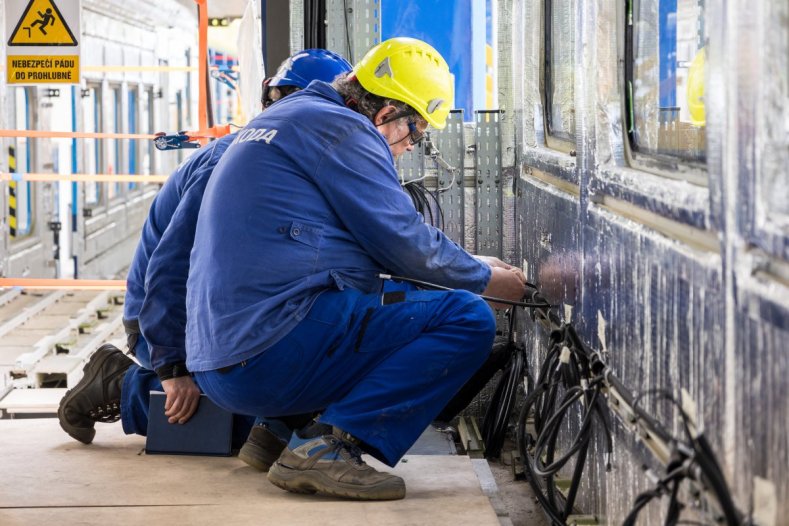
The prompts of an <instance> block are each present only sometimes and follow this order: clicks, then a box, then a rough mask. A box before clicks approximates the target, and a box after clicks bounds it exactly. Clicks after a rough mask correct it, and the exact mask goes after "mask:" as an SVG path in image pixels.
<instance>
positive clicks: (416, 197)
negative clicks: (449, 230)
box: [403, 181, 444, 230]
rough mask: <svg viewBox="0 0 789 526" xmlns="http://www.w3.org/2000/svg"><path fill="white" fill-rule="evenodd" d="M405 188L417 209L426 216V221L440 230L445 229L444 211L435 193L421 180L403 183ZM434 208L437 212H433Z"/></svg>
mask: <svg viewBox="0 0 789 526" xmlns="http://www.w3.org/2000/svg"><path fill="white" fill-rule="evenodd" d="M403 188H404V189H405V190H406V191H407V192H408V195H409V196H410V197H411V201H413V203H414V208H416V211H417V212H419V213H420V214H422V216H423V217H424V218H425V222H426V223H427V224H429V225H432V226H434V227H436V228H437V229H439V230H443V229H444V211H443V210H441V205H439V203H438V199H437V198H436V196H435V194H433V192H431V191H430V190H428V189H427V187H426V186H425V185H424V184H422V183H421V182H419V181H411V182H407V183H405V184H404V185H403ZM431 201H432V203H431ZM434 209H435V213H434V212H433V210H434Z"/></svg>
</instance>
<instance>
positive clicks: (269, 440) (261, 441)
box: [238, 424, 287, 472]
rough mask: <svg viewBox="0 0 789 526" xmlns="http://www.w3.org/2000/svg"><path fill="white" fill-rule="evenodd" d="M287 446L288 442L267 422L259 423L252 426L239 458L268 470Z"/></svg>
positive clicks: (259, 468)
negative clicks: (272, 429) (271, 428)
mask: <svg viewBox="0 0 789 526" xmlns="http://www.w3.org/2000/svg"><path fill="white" fill-rule="evenodd" d="M285 446H287V443H286V442H283V441H282V440H280V439H279V437H277V435H275V434H274V433H273V432H272V431H271V430H270V429H269V428H268V426H267V425H266V424H257V425H255V426H253V427H252V430H251V431H250V432H249V437H248V438H247V441H246V442H244V445H243V446H241V451H239V452H238V458H240V459H241V460H243V461H244V462H246V463H247V464H249V465H250V466H252V467H253V468H255V469H257V470H258V471H263V472H266V471H268V470H269V468H271V464H273V463H274V461H275V460H277V457H278V456H279V455H280V454H281V453H282V450H283V449H285Z"/></svg>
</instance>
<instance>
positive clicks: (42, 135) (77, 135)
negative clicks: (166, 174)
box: [0, 130, 156, 140]
mask: <svg viewBox="0 0 789 526" xmlns="http://www.w3.org/2000/svg"><path fill="white" fill-rule="evenodd" d="M0 137H11V138H13V137H28V138H31V139H142V140H149V139H155V138H156V135H154V134H151V133H94V132H74V131H41V130H0Z"/></svg>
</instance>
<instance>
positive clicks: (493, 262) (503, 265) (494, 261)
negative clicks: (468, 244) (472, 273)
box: [474, 256, 526, 299]
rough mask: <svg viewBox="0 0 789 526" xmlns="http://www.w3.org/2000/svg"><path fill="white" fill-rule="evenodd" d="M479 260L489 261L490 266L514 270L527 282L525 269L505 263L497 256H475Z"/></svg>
mask: <svg viewBox="0 0 789 526" xmlns="http://www.w3.org/2000/svg"><path fill="white" fill-rule="evenodd" d="M474 257H475V258H477V259H478V260H480V261H482V262H483V263H487V265H488V266H489V267H490V268H492V269H493V268H503V269H507V270H512V271H514V272H515V273H516V274H518V275H519V276H520V278H521V280H522V281H523V282H524V283H525V282H526V275H525V274H524V273H523V270H521V269H519V268H518V267H513V266H512V265H510V264H509V263H505V262H503V261H502V260H500V259H499V258H497V257H495V256H474ZM519 299H520V298H519Z"/></svg>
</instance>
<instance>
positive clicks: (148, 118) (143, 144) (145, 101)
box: [137, 88, 155, 175]
mask: <svg viewBox="0 0 789 526" xmlns="http://www.w3.org/2000/svg"><path fill="white" fill-rule="evenodd" d="M153 101H154V97H153V89H152V88H148V89H145V90H141V91H140V128H141V133H154V121H153V117H154V113H153V112H154V109H153ZM137 145H138V146H139V150H138V151H139V153H140V169H141V170H142V171H141V172H140V173H143V174H146V175H150V174H152V173H154V172H155V169H154V156H153V150H154V146H153V141H137Z"/></svg>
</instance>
